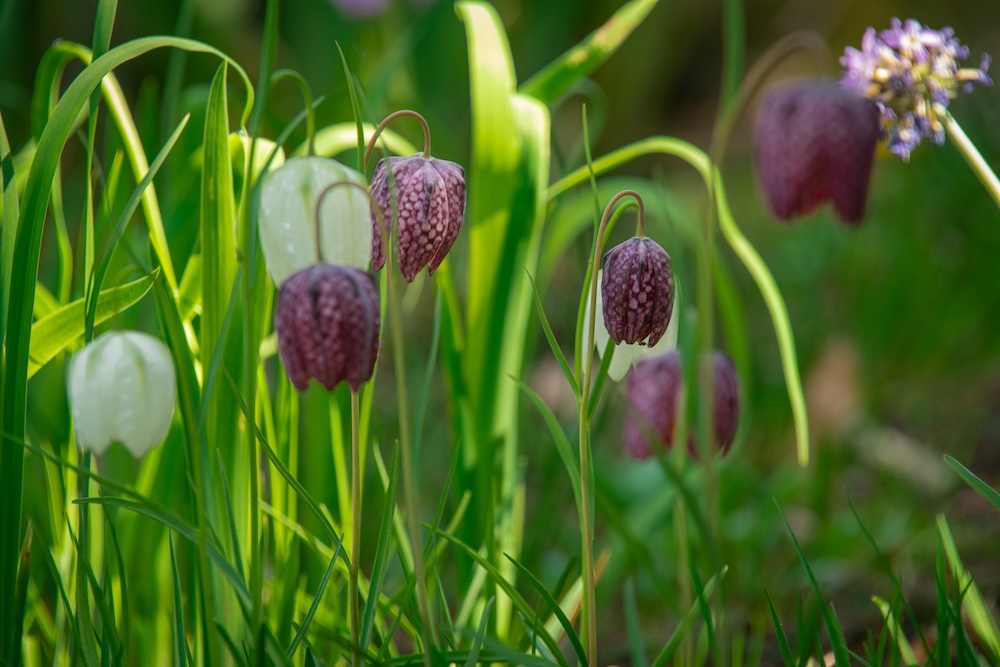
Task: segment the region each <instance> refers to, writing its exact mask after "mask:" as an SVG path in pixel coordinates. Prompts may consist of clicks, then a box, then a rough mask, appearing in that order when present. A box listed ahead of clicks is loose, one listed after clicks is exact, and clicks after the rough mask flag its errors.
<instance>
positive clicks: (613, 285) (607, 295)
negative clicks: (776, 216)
mask: <svg viewBox="0 0 1000 667" xmlns="http://www.w3.org/2000/svg"><path fill="white" fill-rule="evenodd" d="M601 297H602V299H603V300H604V326H605V327H607V330H608V333H609V334H611V339H612V340H613V341H615V344H616V345H617V344H620V343H622V342H625V343H628V344H629V345H631V344H632V343H639V344H640V345H650V346H654V345H656V343H657V341H659V340H660V338H661V337H662V336H663V334H664V332H665V331H666V330H667V325H669V324H670V315H671V312H672V310H673V301H674V275H673V273H672V272H671V270H670V255H668V254H667V253H666V251H665V250H664V249H663V248H661V247H660V246H659V244H658V243H656V241H654V240H652V239H650V238H647V237H641V238H640V237H633V238H631V239H629V240H628V241H625V242H624V243H622V244H619V245H617V246H615V247H614V248H612V249H611V250H609V251H608V252H607V253H606V254H605V255H604V275H603V276H602V278H601Z"/></svg>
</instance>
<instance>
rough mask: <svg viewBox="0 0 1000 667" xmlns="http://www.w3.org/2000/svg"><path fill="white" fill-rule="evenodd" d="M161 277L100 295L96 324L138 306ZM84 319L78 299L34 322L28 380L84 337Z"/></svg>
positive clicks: (153, 276)
mask: <svg viewBox="0 0 1000 667" xmlns="http://www.w3.org/2000/svg"><path fill="white" fill-rule="evenodd" d="M158 276H159V269H157V270H156V271H154V272H153V273H151V274H149V275H148V276H143V277H142V278H139V279H138V280H136V281H134V282H130V283H126V284H124V285H120V286H118V287H111V288H108V289H106V290H104V291H103V292H101V296H100V297H99V298H98V299H97V310H96V313H95V317H94V323H95V324H100V323H101V322H105V321H107V320H108V319H110V318H111V317H114V316H115V315H117V314H118V313H121V312H123V311H125V310H126V309H128V308H130V307H131V306H133V305H135V304H136V303H138V302H139V300H140V299H142V297H144V296H146V293H147V292H149V289H150V288H151V287H152V286H153V283H154V282H155V281H156V279H157V277H158ZM85 318H86V305H85V304H84V301H83V299H77V300H76V301H73V302H72V303H68V304H66V305H65V306H63V307H62V308H60V309H59V310H57V311H55V312H54V313H51V314H50V315H48V316H46V317H44V318H42V319H40V320H38V321H37V322H35V324H34V326H32V327H31V332H32V335H31V351H30V352H29V356H30V361H29V365H28V377H29V378H30V377H31V376H33V375H34V374H35V373H37V372H38V371H39V369H41V368H42V366H44V365H45V364H47V363H49V362H50V361H52V358H53V357H55V356H56V355H57V354H58V353H59V352H61V351H62V350H63V349H64V348H65V347H66V346H67V345H69V344H70V343H72V342H73V341H75V340H76V339H77V338H79V337H80V336H82V335H83V332H84V320H85Z"/></svg>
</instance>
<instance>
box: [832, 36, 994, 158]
mask: <svg viewBox="0 0 1000 667" xmlns="http://www.w3.org/2000/svg"><path fill="white" fill-rule="evenodd" d="M968 57H969V47H967V46H965V45H963V44H962V43H961V42H959V41H958V38H956V37H955V31H954V30H952V29H951V28H943V29H942V30H931V29H930V28H926V27H924V26H922V25H921V24H920V23H919V22H918V21H915V20H913V19H907V20H906V21H905V22H903V21H900V20H899V19H898V18H893V19H892V23H891V27H890V28H889V29H888V30H883V31H882V32H881V33H879V34H878V35H876V34H875V29H874V28H868V30H866V31H865V34H864V37H863V38H862V39H861V50H860V51H859V50H858V49H855V48H853V47H850V46H849V47H847V48H846V49H845V50H844V55H843V56H842V57H841V58H840V64H841V65H843V66H844V68H845V70H846V71H845V72H844V77H843V79H842V80H841V83H842V84H843V86H844V87H845V88H847V89H848V90H851V91H853V92H855V93H857V94H858V95H861V96H862V97H866V98H868V99H870V100H874V101H875V102H876V104H878V108H879V111H880V113H881V121H882V130H883V134H884V136H885V139H886V145H887V147H888V148H889V150H890V151H891V152H893V153H895V154H896V155H898V156H899V157H901V158H903V160H909V158H910V153H911V152H912V151H913V149H914V148H916V147H917V145H919V144H920V141H921V140H922V139H923V138H925V137H926V138H928V139H930V140H931V141H933V142H934V143H936V144H942V143H944V125H943V123H942V118H943V115H944V114H945V113H947V108H948V105H949V104H950V103H951V100H952V99H953V98H954V97H955V96H956V94H957V92H958V89H959V88H960V87H961V88H962V89H963V90H964V91H965V92H969V91H971V90H972V89H973V88H974V87H975V86H977V85H987V86H988V85H992V84H993V82H992V81H991V80H990V78H989V76H987V74H986V70H987V69H988V68H989V66H990V57H989V56H988V55H987V54H985V53H984V54H983V56H982V59H981V61H980V64H979V68H978V69H976V68H961V69H960V68H959V66H958V61H960V60H965V59H966V58H968Z"/></svg>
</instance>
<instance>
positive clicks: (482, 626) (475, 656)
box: [465, 598, 494, 667]
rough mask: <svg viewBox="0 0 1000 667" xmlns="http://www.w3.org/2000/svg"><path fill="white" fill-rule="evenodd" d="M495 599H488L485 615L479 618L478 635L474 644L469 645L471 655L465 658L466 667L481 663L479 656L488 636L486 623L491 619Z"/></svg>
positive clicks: (484, 608) (484, 609) (473, 666)
mask: <svg viewBox="0 0 1000 667" xmlns="http://www.w3.org/2000/svg"><path fill="white" fill-rule="evenodd" d="M493 600H494V598H490V599H489V600H487V601H486V605H485V606H484V607H483V615H482V618H480V619H479V629H478V630H476V637H475V639H473V640H472V646H471V647H469V657H467V658H466V659H465V667H475V666H476V665H478V664H479V656H480V654H481V653H482V649H483V640H484V639H485V638H486V624H487V622H488V621H489V619H490V610H491V609H492V608H493Z"/></svg>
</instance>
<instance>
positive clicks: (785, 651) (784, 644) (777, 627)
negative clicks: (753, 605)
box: [764, 590, 795, 667]
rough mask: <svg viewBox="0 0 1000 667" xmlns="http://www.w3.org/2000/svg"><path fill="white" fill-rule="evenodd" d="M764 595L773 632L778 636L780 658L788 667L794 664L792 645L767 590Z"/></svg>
mask: <svg viewBox="0 0 1000 667" xmlns="http://www.w3.org/2000/svg"><path fill="white" fill-rule="evenodd" d="M764 597H766V598H767V608H768V610H769V611H770V612H771V620H772V621H773V622H774V634H775V635H776V636H777V638H778V649H779V650H780V651H781V659H782V660H784V661H785V666H786V667H790V666H791V665H794V664H795V658H794V657H792V647H791V646H789V644H788V636H787V635H786V634H785V629H784V628H782V627H781V620H779V619H778V613H777V612H776V611H775V610H774V603H773V602H771V595H770V594H769V593H768V592H767V590H765V591H764Z"/></svg>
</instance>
